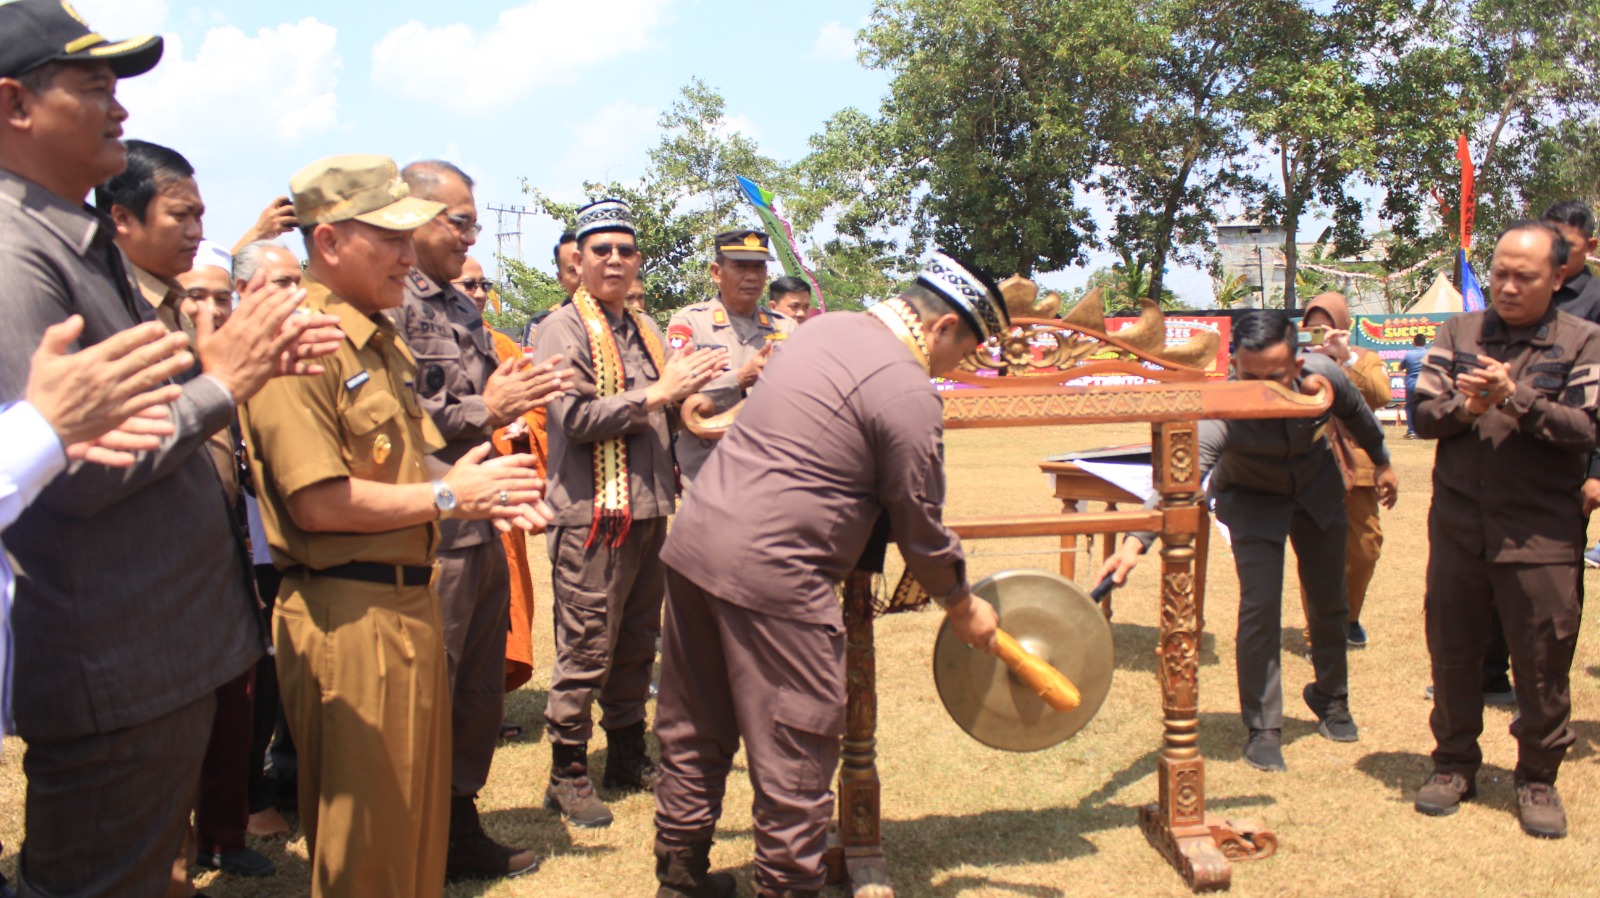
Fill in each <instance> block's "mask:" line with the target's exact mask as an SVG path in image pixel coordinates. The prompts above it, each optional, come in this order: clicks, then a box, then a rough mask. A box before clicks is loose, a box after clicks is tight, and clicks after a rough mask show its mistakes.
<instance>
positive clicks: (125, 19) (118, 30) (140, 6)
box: [72, 0, 167, 41]
mask: <svg viewBox="0 0 1600 898" xmlns="http://www.w3.org/2000/svg"><path fill="white" fill-rule="evenodd" d="M72 6H73V8H74V9H76V10H77V11H78V12H79V14H81V15H82V16H83V18H84V19H85V20H86V21H87V22H88V23H89V26H90V27H91V28H93V29H94V30H95V31H98V32H99V33H101V34H103V35H105V36H106V37H107V38H108V39H110V40H114V41H120V40H122V39H124V38H129V37H134V36H136V35H140V34H157V33H159V32H160V31H161V29H162V27H163V26H165V25H166V23H167V4H166V2H165V0H73V4H72Z"/></svg>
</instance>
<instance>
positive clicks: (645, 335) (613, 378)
mask: <svg viewBox="0 0 1600 898" xmlns="http://www.w3.org/2000/svg"><path fill="white" fill-rule="evenodd" d="M572 303H573V305H575V306H577V307H578V317H580V318H582V319H583V329H584V333H585V334H586V335H587V336H588V337H589V357H590V358H591V359H593V360H594V386H595V392H596V394H597V395H598V396H599V397H600V398H602V399H603V398H605V397H607V396H619V395H621V394H622V391H623V390H624V389H626V388H627V384H628V377H627V372H626V371H624V370H623V368H622V351H621V349H620V348H619V347H618V346H617V338H616V335H615V334H613V333H612V332H611V324H610V322H608V321H607V320H606V315H605V312H604V311H602V310H601V308H600V303H599V301H598V300H596V299H595V298H594V297H592V296H590V295H589V291H588V290H585V289H583V288H581V287H580V288H578V292H577V293H576V294H575V295H574V296H573V297H572ZM624 312H625V314H628V315H631V316H633V324H634V326H635V327H637V328H638V329H639V336H640V338H641V339H643V340H644V347H645V349H646V351H648V352H649V353H650V360H651V361H653V362H655V365H656V371H657V373H658V374H659V372H660V371H662V370H663V369H664V368H665V367H666V361H665V359H666V356H665V354H664V353H663V352H662V350H661V341H660V340H658V339H657V338H656V333H655V331H654V330H651V329H650V326H649V325H648V324H647V323H646V322H645V320H644V315H643V313H641V312H636V311H634V310H633V309H625V310H624ZM632 524H633V514H632V513H631V511H630V510H629V504H628V441H627V438H626V437H623V436H615V437H607V438H606V439H603V440H600V441H599V442H597V443H595V444H594V525H593V526H592V527H590V529H589V538H588V539H587V540H585V541H584V544H583V545H584V548H588V547H590V546H592V545H594V544H595V542H596V541H597V540H599V541H600V542H602V543H603V544H604V545H607V546H612V547H616V546H620V545H622V541H623V540H625V539H627V538H628V529H629V527H631V526H632Z"/></svg>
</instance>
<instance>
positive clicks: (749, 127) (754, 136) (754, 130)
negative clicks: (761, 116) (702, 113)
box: [713, 115, 761, 143]
mask: <svg viewBox="0 0 1600 898" xmlns="http://www.w3.org/2000/svg"><path fill="white" fill-rule="evenodd" d="M713 133H714V134H716V135H717V136H718V137H729V136H731V135H734V134H743V135H744V136H745V137H748V138H750V139H751V140H753V141H755V142H756V143H760V142H761V129H760V128H758V127H756V123H755V120H754V119H752V118H750V116H748V115H727V116H723V119H722V124H721V125H720V126H718V127H717V128H716V129H714V131H713Z"/></svg>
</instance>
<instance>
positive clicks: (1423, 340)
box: [1411, 334, 1428, 346]
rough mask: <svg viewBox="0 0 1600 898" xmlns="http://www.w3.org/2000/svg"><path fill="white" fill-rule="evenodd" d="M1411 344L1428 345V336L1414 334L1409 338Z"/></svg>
mask: <svg viewBox="0 0 1600 898" xmlns="http://www.w3.org/2000/svg"><path fill="white" fill-rule="evenodd" d="M1411 345H1412V346H1427V345H1428V338H1427V337H1424V336H1423V335H1421V334H1417V335H1416V336H1414V337H1412V338H1411Z"/></svg>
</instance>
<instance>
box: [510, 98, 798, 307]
mask: <svg viewBox="0 0 1600 898" xmlns="http://www.w3.org/2000/svg"><path fill="white" fill-rule="evenodd" d="M657 124H659V125H660V127H661V131H662V134H661V140H660V142H659V143H658V144H657V145H656V146H655V147H654V148H653V149H651V150H650V151H649V158H650V163H649V165H648V166H647V167H646V169H645V171H644V174H643V175H642V176H641V177H640V178H639V180H638V181H635V182H631V183H628V182H618V181H612V182H609V183H598V182H585V183H584V185H583V193H584V195H585V196H586V197H587V198H588V199H587V200H586V201H585V202H588V201H593V200H597V199H602V198H605V197H613V198H616V199H620V200H623V201H624V202H626V203H627V204H628V205H629V206H631V207H632V208H633V216H634V220H635V223H636V225H637V227H638V232H639V233H638V242H639V249H640V252H642V253H643V255H644V266H643V268H642V271H643V273H644V276H645V281H646V283H647V284H648V288H649V295H650V303H651V312H652V314H654V315H655V316H656V317H657V318H658V319H659V320H660V321H661V322H662V323H663V324H665V322H666V320H667V318H669V317H671V314H672V312H673V311H674V310H676V309H679V308H681V307H683V306H685V305H688V304H690V303H694V302H699V301H701V300H703V299H706V298H708V297H709V296H711V294H712V292H713V289H714V288H713V285H712V283H711V278H710V276H709V275H708V274H707V273H706V269H707V267H708V266H710V264H711V260H712V257H713V255H714V251H713V248H712V237H713V236H714V235H716V234H717V233H718V232H719V231H724V230H727V229H729V228H734V227H751V226H755V223H756V216H755V212H754V211H753V210H751V209H749V207H748V206H747V204H746V203H745V201H744V198H743V194H742V193H740V191H739V187H738V182H737V181H736V180H735V176H736V175H743V176H745V177H747V178H751V179H754V180H756V181H757V182H758V183H760V182H764V183H763V186H766V185H768V184H771V185H773V186H774V187H777V188H779V189H782V188H784V187H785V186H787V185H788V184H789V183H790V182H789V181H788V180H787V176H786V175H785V171H784V169H783V168H782V166H780V165H779V164H778V163H777V162H775V161H774V160H772V159H771V158H769V157H767V156H764V155H762V154H761V153H760V152H759V151H758V150H757V148H756V145H755V142H754V141H752V140H751V139H750V138H749V137H747V136H745V135H744V134H742V133H740V132H738V131H737V130H735V129H734V127H733V125H732V123H730V122H729V120H728V117H727V111H726V104H725V103H724V101H723V98H722V96H721V94H719V93H717V91H716V90H714V89H713V88H711V87H708V86H707V85H706V84H705V82H703V81H701V80H700V79H698V78H696V79H692V80H691V81H690V82H689V83H688V84H687V85H685V86H684V87H683V89H682V91H681V92H680V95H679V98H678V99H677V100H676V101H675V102H674V103H673V104H672V106H671V108H669V109H668V110H667V111H666V112H664V113H662V115H661V117H660V118H659V119H658V120H657ZM524 190H525V191H526V192H527V193H529V194H531V195H532V202H531V205H532V206H534V207H535V208H537V209H538V210H539V211H541V212H543V213H544V214H546V215H549V216H551V217H552V218H554V219H556V220H557V221H560V222H562V223H563V224H564V225H565V226H567V227H571V226H572V225H573V223H574V222H575V221H576V219H577V211H578V208H579V207H580V206H582V205H583V203H567V202H561V201H558V200H556V199H553V198H552V197H550V196H548V195H547V194H545V193H543V192H542V191H540V190H537V189H535V188H533V187H531V186H529V185H528V184H527V183H526V182H524ZM508 270H512V269H508ZM512 271H513V274H512V276H511V278H510V280H511V283H510V284H509V285H508V286H509V287H510V288H512V292H513V293H515V297H514V298H513V299H511V300H510V302H511V305H513V306H515V307H516V308H517V309H519V310H526V311H524V312H519V313H518V314H523V315H524V316H525V315H526V314H529V313H531V312H532V311H536V310H538V309H539V308H547V307H548V305H547V304H548V303H549V302H550V300H551V297H552V295H553V294H551V293H550V291H549V284H550V283H553V282H554V279H553V278H550V277H549V276H548V275H544V274H543V273H542V272H541V273H537V274H538V277H535V276H534V273H530V270H529V269H525V268H524V269H521V271H520V272H518V271H516V270H512ZM564 295H565V294H561V296H564ZM559 298H560V297H557V298H556V301H559ZM541 303H544V304H545V305H541ZM524 320H526V318H525V317H524Z"/></svg>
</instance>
